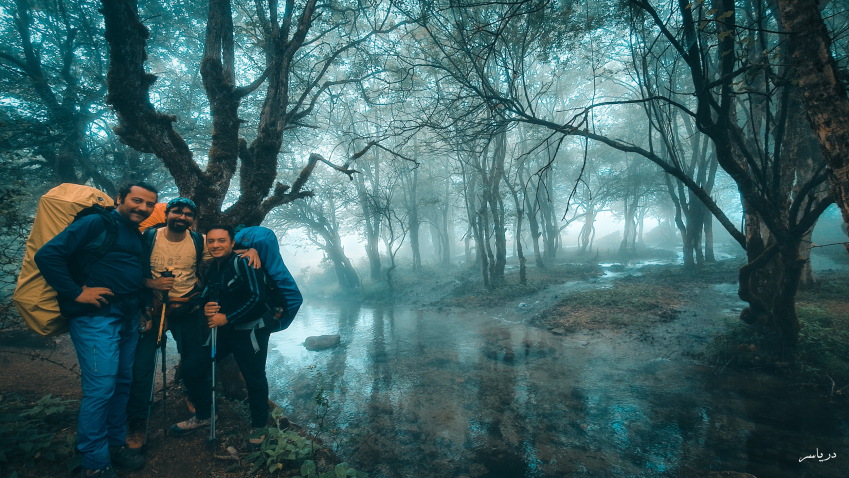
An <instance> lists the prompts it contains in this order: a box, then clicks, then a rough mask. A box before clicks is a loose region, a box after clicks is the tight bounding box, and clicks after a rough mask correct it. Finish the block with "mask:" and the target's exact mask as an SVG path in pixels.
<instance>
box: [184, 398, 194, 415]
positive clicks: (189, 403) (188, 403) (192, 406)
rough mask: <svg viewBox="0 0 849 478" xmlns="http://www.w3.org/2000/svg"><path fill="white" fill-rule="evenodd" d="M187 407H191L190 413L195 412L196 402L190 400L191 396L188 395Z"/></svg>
mask: <svg viewBox="0 0 849 478" xmlns="http://www.w3.org/2000/svg"><path fill="white" fill-rule="evenodd" d="M186 408H188V409H189V413H195V404H194V403H192V401H191V400H189V397H186Z"/></svg>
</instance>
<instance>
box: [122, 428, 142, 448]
mask: <svg viewBox="0 0 849 478" xmlns="http://www.w3.org/2000/svg"><path fill="white" fill-rule="evenodd" d="M144 438H145V437H144V428H143V427H140V428H136V427H133V426H130V429H129V431H127V439H126V440H125V441H126V442H127V448H129V449H130V450H133V451H144V445H145V443H144Z"/></svg>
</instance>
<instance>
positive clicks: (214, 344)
mask: <svg viewBox="0 0 849 478" xmlns="http://www.w3.org/2000/svg"><path fill="white" fill-rule="evenodd" d="M210 334H211V335H210V338H209V342H210V349H212V354H211V357H212V405H211V406H210V415H209V443H210V444H212V445H214V444H215V442H216V441H217V436H216V435H215V381H216V376H215V353H216V349H217V348H218V327H213V328H212V331H211V332H210Z"/></svg>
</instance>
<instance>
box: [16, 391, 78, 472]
mask: <svg viewBox="0 0 849 478" xmlns="http://www.w3.org/2000/svg"><path fill="white" fill-rule="evenodd" d="M73 402H74V400H65V399H61V398H55V397H52V396H51V395H45V396H44V397H41V398H40V399H39V400H38V401H36V402H35V403H34V404H32V403H26V402H25V401H24V400H23V399H22V398H20V397H17V396H14V395H5V396H4V397H3V400H2V401H0V470H4V471H5V470H7V469H13V468H18V467H19V466H27V467H28V466H33V465H35V464H36V462H39V463H44V462H48V463H52V464H54V465H56V468H57V469H58V465H59V464H60V463H62V462H65V461H66V460H67V459H68V458H70V457H71V456H73V454H74V443H75V438H76V437H75V435H74V434H73V433H66V434H64V435H63V434H62V431H63V430H67V429H68V426H69V424H72V423H74V417H73V413H72V411H71V410H69V405H70V404H71V403H73Z"/></svg>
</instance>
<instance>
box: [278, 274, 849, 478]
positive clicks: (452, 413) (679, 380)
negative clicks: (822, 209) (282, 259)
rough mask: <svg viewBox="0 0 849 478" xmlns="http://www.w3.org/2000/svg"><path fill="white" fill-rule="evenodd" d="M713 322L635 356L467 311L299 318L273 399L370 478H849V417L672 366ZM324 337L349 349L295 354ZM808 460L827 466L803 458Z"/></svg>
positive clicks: (281, 348) (727, 302)
mask: <svg viewBox="0 0 849 478" xmlns="http://www.w3.org/2000/svg"><path fill="white" fill-rule="evenodd" d="M596 286H598V284H597V285H596ZM735 292H736V286H733V285H729V286H726V285H720V286H717V287H716V288H714V289H707V290H706V292H705V293H711V294H715V295H717V296H722V297H725V296H726V295H728V294H730V295H731V299H728V298H727V297H725V299H724V300H723V301H719V303H716V305H717V307H720V306H724V307H726V308H728V309H729V310H730V309H734V308H735V307H736V303H735V300H734V299H733V295H734V293H735ZM715 302H716V301H715ZM685 315H686V314H685ZM721 315H722V314H721V313H709V312H708V313H704V314H698V315H696V314H693V315H691V316H687V317H682V319H681V321H680V323H679V321H676V322H675V323H672V324H664V325H662V326H660V327H664V328H665V329H664V330H660V329H658V330H656V331H654V332H651V333H650V334H649V335H651V336H653V337H654V338H656V339H657V340H644V341H638V340H634V339H627V338H624V337H623V336H622V333H621V332H619V333H617V332H609V331H600V332H593V333H587V334H575V335H569V336H554V335H552V334H550V333H549V332H547V331H545V330H541V329H537V328H533V327H529V326H527V325H524V324H523V323H521V320H520V319H517V320H510V318H505V320H492V319H491V318H488V317H481V316H477V315H475V314H474V313H470V312H469V311H458V310H451V309H444V310H437V309H425V310H416V309H410V308H405V307H386V308H365V307H363V308H359V307H356V306H343V307H331V306H322V305H320V304H310V303H307V304H305V306H304V308H302V309H301V312H300V314H299V316H298V319H297V320H296V321H295V322H294V323H293V324H292V326H291V327H290V328H289V329H288V330H287V331H285V332H282V333H278V334H274V335H273V336H272V338H271V344H270V348H271V351H270V352H269V357H268V370H269V382H270V387H271V399H272V400H274V401H276V402H277V403H279V404H281V405H282V406H283V408H284V409H285V411H286V413H287V415H288V416H289V417H290V419H291V420H293V421H294V422H296V423H299V424H301V425H303V426H306V427H308V428H310V430H311V431H312V432H314V433H317V434H318V435H319V436H321V437H322V439H323V440H324V441H325V443H327V444H328V445H330V446H332V447H333V448H334V449H336V451H337V453H338V454H339V456H340V457H341V458H342V459H343V460H346V461H348V462H349V463H351V464H352V466H355V467H357V468H358V469H363V470H365V471H367V472H368V473H369V476H371V477H377V478H381V477H387V478H388V477H440V478H442V477H465V476H468V477H562V476H614V477H620V476H621V477H632V476H700V475H707V474H708V473H709V472H710V471H724V470H732V471H737V472H746V473H751V474H754V475H756V476H761V477H766V476H769V477H782V476H788V477H789V476H793V477H799V476H811V477H813V476H817V477H838V476H839V477H843V476H845V469H846V463H849V462H847V460H849V456H847V453H849V411H847V410H841V409H839V408H837V407H835V406H832V405H829V404H828V403H827V400H826V399H822V398H811V397H807V396H805V395H802V394H798V396H797V395H796V393H797V392H798V390H796V391H789V392H788V391H787V390H785V389H784V388H782V384H781V383H780V382H778V381H776V380H775V379H774V378H772V377H769V376H760V375H756V374H749V375H738V374H731V373H724V374H722V375H717V374H716V373H715V370H714V369H712V368H708V367H704V366H702V365H700V364H698V363H695V362H693V361H690V360H687V359H685V358H681V357H679V356H676V355H675V354H670V353H669V352H668V350H667V348H668V346H667V345H666V342H664V340H666V339H668V338H669V337H670V336H672V335H675V334H678V333H679V332H680V333H685V334H686V333H690V334H693V336H692V337H690V338H689V339H688V340H689V342H690V343H698V342H699V341H704V340H707V335H708V334H707V333H705V332H703V331H706V330H711V329H714V328H719V327H721V326H722V325H723V323H724V322H723V321H724V320H725V319H723V318H722V317H721ZM696 327H698V329H696V330H694V328H696ZM321 334H340V335H341V337H342V346H340V347H338V348H336V349H333V350H328V351H322V352H308V351H307V350H306V349H305V348H304V347H303V346H302V345H301V344H302V343H303V341H304V339H305V338H306V337H307V336H310V335H321ZM317 394H321V395H322V396H324V397H325V398H326V399H327V400H328V403H329V409H327V410H325V409H322V408H320V407H317V406H316V400H315V398H316V395H317ZM325 412H326V413H325ZM817 450H819V452H820V453H823V454H825V456H830V455H828V454H829V453H836V457H835V458H834V459H828V460H824V461H819V459H804V457H805V456H808V455H811V454H814V455H816V453H817ZM800 458H802V461H801V462H800V461H799V460H800Z"/></svg>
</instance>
